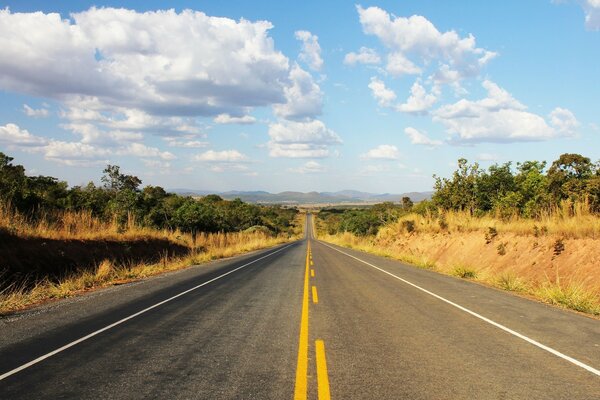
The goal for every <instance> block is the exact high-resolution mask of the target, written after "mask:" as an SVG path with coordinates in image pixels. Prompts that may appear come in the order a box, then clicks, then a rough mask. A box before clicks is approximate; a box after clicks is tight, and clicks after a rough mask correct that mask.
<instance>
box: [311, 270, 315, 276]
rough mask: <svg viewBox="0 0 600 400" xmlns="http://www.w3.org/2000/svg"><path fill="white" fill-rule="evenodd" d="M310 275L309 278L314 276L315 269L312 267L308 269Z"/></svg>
mask: <svg viewBox="0 0 600 400" xmlns="http://www.w3.org/2000/svg"><path fill="white" fill-rule="evenodd" d="M310 277H311V278H314V277H315V270H314V269H311V270H310Z"/></svg>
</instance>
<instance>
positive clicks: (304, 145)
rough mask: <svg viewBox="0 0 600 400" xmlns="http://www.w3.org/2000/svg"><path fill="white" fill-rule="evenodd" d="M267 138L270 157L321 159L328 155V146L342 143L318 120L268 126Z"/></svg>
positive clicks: (285, 122)
mask: <svg viewBox="0 0 600 400" xmlns="http://www.w3.org/2000/svg"><path fill="white" fill-rule="evenodd" d="M269 137H270V138H271V140H270V141H269V142H268V143H267V146H268V148H269V155H270V156H271V157H285V158H323V157H328V156H329V155H330V152H329V146H332V145H336V144H341V143H342V140H341V139H340V137H339V136H338V135H337V133H335V132H334V131H332V130H331V129H329V128H327V127H326V126H325V124H324V123H323V122H321V121H319V120H313V121H309V122H295V121H280V122H278V123H273V124H270V125H269Z"/></svg>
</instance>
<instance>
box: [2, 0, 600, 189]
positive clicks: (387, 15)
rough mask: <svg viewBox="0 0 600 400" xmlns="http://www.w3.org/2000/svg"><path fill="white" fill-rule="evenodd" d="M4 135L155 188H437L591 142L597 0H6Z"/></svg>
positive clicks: (40, 153)
mask: <svg viewBox="0 0 600 400" xmlns="http://www.w3.org/2000/svg"><path fill="white" fill-rule="evenodd" d="M0 7H1V9H0V151H2V152H4V153H6V154H8V155H10V156H12V157H14V158H15V162H16V163H18V164H22V165H24V166H25V167H26V169H27V171H28V173H29V174H31V175H50V176H55V177H58V178H60V179H62V180H66V181H67V182H68V183H69V184H70V185H84V184H87V182H89V181H94V182H99V178H100V176H101V175H102V170H103V168H104V167H105V166H106V165H107V164H117V165H119V166H121V169H122V170H123V171H124V172H126V173H128V174H133V175H136V176H138V177H140V178H141V179H142V180H143V182H144V184H145V185H146V184H149V185H160V186H163V187H165V188H167V189H175V188H186V189H194V190H209V191H227V190H266V191H270V192H280V191H286V190H294V191H337V190H344V189H354V190H362V191H369V192H376V193H404V192H410V191H428V190H431V188H432V185H433V182H434V178H433V175H437V176H449V175H451V173H452V171H453V170H454V169H455V167H456V162H457V160H458V159H459V158H466V159H467V160H469V161H472V162H478V163H479V164H480V165H481V166H482V167H486V168H487V167H489V166H490V165H492V164H494V163H504V162H508V161H512V162H513V163H515V164H516V163H517V162H522V161H525V160H545V161H547V162H548V163H551V162H552V161H553V160H555V159H556V158H558V156H559V155H560V154H562V153H567V152H570V153H580V154H583V155H585V156H587V157H590V158H591V159H592V160H593V161H596V160H598V159H600V67H599V66H600V0H570V1H569V0H563V1H556V0H555V1H552V0H529V1H522V0H505V1H502V2H489V1H485V2H483V1H467V0H465V1H452V2H440V1H435V0H396V1H364V2H360V3H354V2H349V1H327V2H323V1H302V2H295V1H294V2H292V1H279V2H272V1H251V2H250V1H227V2H225V1H218V2H217V1H212V2H209V1H198V0H197V1H169V2H165V1H143V2H141V1H121V2H114V1H99V2H87V1H61V2H48V1H42V0H40V1H23V0H20V1H8V2H6V1H5V2H0Z"/></svg>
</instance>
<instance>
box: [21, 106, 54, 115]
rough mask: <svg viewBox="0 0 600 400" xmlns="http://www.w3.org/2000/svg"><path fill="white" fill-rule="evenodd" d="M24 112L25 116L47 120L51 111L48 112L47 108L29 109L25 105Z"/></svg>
mask: <svg viewBox="0 0 600 400" xmlns="http://www.w3.org/2000/svg"><path fill="white" fill-rule="evenodd" d="M23 112H24V113H25V115H27V116H28V117H32V118H46V117H48V116H49V115H50V111H48V110H47V109H46V108H43V107H42V108H38V109H35V108H31V107H29V106H28V105H27V104H23Z"/></svg>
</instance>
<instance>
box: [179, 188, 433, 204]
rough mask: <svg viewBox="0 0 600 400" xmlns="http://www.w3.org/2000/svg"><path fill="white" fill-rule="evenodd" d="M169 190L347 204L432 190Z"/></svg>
mask: <svg viewBox="0 0 600 400" xmlns="http://www.w3.org/2000/svg"><path fill="white" fill-rule="evenodd" d="M170 191H171V192H174V193H177V194H184V195H191V196H206V195H208V194H217V195H219V196H221V197H223V198H224V199H228V200H230V199H234V198H239V199H241V200H242V201H245V202H248V203H268V204H348V203H365V204H369V203H380V202H384V201H392V202H399V201H401V200H402V197H410V199H411V200H412V201H413V202H415V203H416V202H419V201H422V200H426V199H430V198H431V195H432V194H433V192H407V193H399V194H393V193H370V192H362V191H358V190H340V191H337V192H316V191H311V192H298V191H283V192H279V193H270V192H267V191H264V190H254V191H243V190H229V191H225V192H217V191H208V190H193V189H171V190H170Z"/></svg>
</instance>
